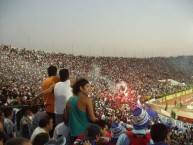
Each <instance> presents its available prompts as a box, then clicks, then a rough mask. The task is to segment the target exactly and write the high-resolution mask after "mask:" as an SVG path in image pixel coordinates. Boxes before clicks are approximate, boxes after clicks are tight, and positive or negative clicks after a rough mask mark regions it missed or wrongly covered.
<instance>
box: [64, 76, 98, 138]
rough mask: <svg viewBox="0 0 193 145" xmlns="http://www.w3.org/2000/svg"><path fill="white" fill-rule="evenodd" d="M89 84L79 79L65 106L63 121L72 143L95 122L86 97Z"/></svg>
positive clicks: (91, 106)
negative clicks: (66, 123) (65, 123)
mask: <svg viewBox="0 0 193 145" xmlns="http://www.w3.org/2000/svg"><path fill="white" fill-rule="evenodd" d="M89 92H90V84H89V82H88V80H86V79H84V78H81V79H79V80H77V81H76V82H75V83H74V85H73V94H74V96H73V97H71V98H70V99H69V100H68V102H67V104H66V111H65V119H66V122H68V124H69V128H70V131H71V136H72V141H75V139H76V138H77V136H79V135H80V134H82V133H84V132H85V129H86V127H87V126H88V125H89V122H90V121H92V122H94V121H96V117H95V115H94V111H93V105H92V102H91V99H90V98H89V97H88V95H89Z"/></svg>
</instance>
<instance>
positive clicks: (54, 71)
mask: <svg viewBox="0 0 193 145" xmlns="http://www.w3.org/2000/svg"><path fill="white" fill-rule="evenodd" d="M56 74H57V68H56V67H55V66H53V65H51V66H49V67H48V76H49V77H50V76H55V75H56Z"/></svg>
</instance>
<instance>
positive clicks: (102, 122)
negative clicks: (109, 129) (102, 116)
mask: <svg viewBox="0 0 193 145" xmlns="http://www.w3.org/2000/svg"><path fill="white" fill-rule="evenodd" d="M95 124H97V125H98V126H100V127H101V128H102V129H104V128H105V126H106V125H107V126H108V124H107V122H106V121H104V120H98V121H96V122H95Z"/></svg>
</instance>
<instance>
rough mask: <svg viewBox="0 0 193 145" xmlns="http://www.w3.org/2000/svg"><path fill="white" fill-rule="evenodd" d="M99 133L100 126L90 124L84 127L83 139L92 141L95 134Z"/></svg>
mask: <svg viewBox="0 0 193 145" xmlns="http://www.w3.org/2000/svg"><path fill="white" fill-rule="evenodd" d="M100 133H101V130H100V126H98V125H96V124H90V125H89V126H88V127H87V128H86V132H85V138H84V139H83V140H85V141H86V140H89V141H93V140H95V139H96V136H97V135H100Z"/></svg>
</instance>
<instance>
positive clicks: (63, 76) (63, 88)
mask: <svg viewBox="0 0 193 145" xmlns="http://www.w3.org/2000/svg"><path fill="white" fill-rule="evenodd" d="M59 75H60V82H58V83H56V85H55V87H54V96H55V109H54V113H55V115H56V116H55V119H56V125H57V124H59V123H61V122H63V118H64V117H63V115H64V109H66V102H67V101H68V99H69V98H70V97H72V95H73V94H72V88H71V86H70V80H69V71H68V69H61V70H60V71H59Z"/></svg>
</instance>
